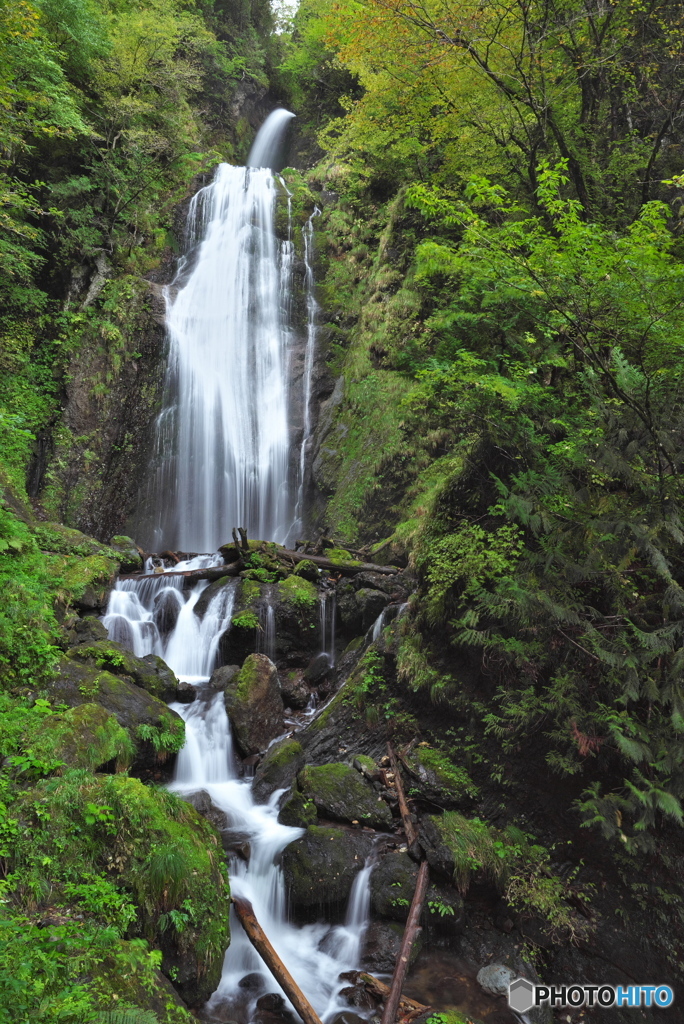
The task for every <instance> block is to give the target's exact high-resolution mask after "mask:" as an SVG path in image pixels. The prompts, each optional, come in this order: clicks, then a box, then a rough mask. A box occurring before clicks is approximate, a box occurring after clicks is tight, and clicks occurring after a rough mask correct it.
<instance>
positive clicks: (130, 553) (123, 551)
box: [109, 534, 144, 572]
mask: <svg viewBox="0 0 684 1024" xmlns="http://www.w3.org/2000/svg"><path fill="white" fill-rule="evenodd" d="M109 547H110V548H111V549H112V551H114V552H116V554H117V555H118V557H119V564H120V566H121V572H139V571H140V570H141V569H142V568H143V564H144V563H143V557H142V555H141V554H140V552H139V551H138V547H137V545H136V543H135V541H134V540H133V538H132V537H125V536H124V535H123V534H121V535H119V536H117V537H112V539H111V540H110V542H109Z"/></svg>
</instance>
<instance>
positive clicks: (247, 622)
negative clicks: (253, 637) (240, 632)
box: [231, 611, 259, 629]
mask: <svg viewBox="0 0 684 1024" xmlns="http://www.w3.org/2000/svg"><path fill="white" fill-rule="evenodd" d="M231 625H232V626H235V627H236V628H237V629H258V628H259V616H258V615H257V614H256V612H250V611H245V612H239V613H238V614H237V615H234V616H233V618H232V619H231Z"/></svg>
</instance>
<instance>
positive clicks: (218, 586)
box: [195, 576, 239, 619]
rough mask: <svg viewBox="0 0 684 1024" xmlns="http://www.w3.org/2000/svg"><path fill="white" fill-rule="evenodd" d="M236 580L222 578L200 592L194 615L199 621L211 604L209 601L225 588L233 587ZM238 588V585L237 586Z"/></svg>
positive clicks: (226, 577) (230, 577)
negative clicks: (197, 616)
mask: <svg viewBox="0 0 684 1024" xmlns="http://www.w3.org/2000/svg"><path fill="white" fill-rule="evenodd" d="M235 585H236V580H235V578H234V577H232V576H223V577H222V578H221V579H218V580H214V582H213V583H210V584H209V586H208V587H207V588H206V590H203V591H202V594H201V596H200V598H199V600H198V602H197V604H196V605H195V615H199V617H200V619H201V618H203V617H204V613H205V612H206V610H207V608H208V607H209V605H210V604H211V601H212V599H213V598H214V597H216V595H217V594H220V593H221V592H222V591H223V590H225V588H226V587H229V588H230V587H235ZM238 586H239V584H238Z"/></svg>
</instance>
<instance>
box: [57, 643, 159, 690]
mask: <svg viewBox="0 0 684 1024" xmlns="http://www.w3.org/2000/svg"><path fill="white" fill-rule="evenodd" d="M67 654H68V656H69V657H71V658H77V659H79V660H80V661H85V662H87V663H88V664H89V665H92V666H93V667H96V668H98V669H99V668H104V669H106V670H107V671H108V672H112V673H113V674H114V675H117V676H129V677H130V678H131V679H132V680H133V682H134V683H135V684H136V686H140V687H141V688H142V689H143V690H146V691H147V692H148V693H151V694H152V695H153V696H154V697H158V698H159V699H160V700H162V701H164V703H165V704H168V703H170V702H171V701H172V700H175V699H176V690H177V688H178V679H177V678H176V676H175V674H174V673H173V672H172V671H171V669H170V668H169V666H168V665H167V664H166V662H165V661H164V660H163V659H162V658H160V657H158V655H156V654H147V655H145V657H144V658H138V657H136V656H135V654H132V653H131V652H130V651H128V650H126V648H125V647H122V646H121V644H118V643H116V642H115V641H114V640H97V641H95V642H94V643H89V644H88V643H83V644H79V645H78V646H77V647H72V648H71V649H70V650H69V651H68V652H67Z"/></svg>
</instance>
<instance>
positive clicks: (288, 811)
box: [278, 789, 318, 828]
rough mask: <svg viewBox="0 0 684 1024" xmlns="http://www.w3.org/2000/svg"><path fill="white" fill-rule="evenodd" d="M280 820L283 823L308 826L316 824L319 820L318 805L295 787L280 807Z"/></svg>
mask: <svg viewBox="0 0 684 1024" xmlns="http://www.w3.org/2000/svg"><path fill="white" fill-rule="evenodd" d="M278 821H279V822H280V824H281V825H292V826H294V827H295V828H308V827H309V825H315V824H316V822H317V821H318V812H317V810H316V805H315V804H314V803H313V801H312V800H310V799H309V798H308V796H304V794H303V793H300V792H299V790H298V789H295V790H294V792H293V793H292V795H291V796H289V797H288V798H287V800H286V801H285V803H284V804H283V806H282V807H281V808H280V813H279V814H278Z"/></svg>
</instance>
